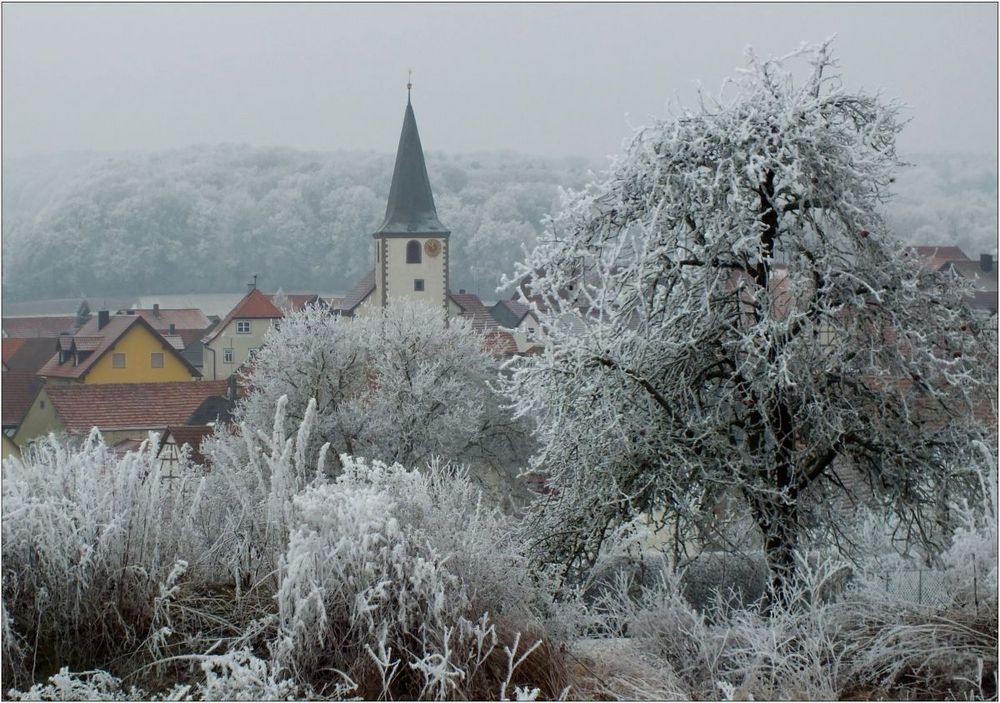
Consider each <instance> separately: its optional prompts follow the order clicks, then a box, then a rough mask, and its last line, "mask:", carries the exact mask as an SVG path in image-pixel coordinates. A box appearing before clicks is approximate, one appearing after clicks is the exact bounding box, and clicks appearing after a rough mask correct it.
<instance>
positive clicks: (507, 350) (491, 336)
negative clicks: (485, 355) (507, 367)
mask: <svg viewBox="0 0 1000 703" xmlns="http://www.w3.org/2000/svg"><path fill="white" fill-rule="evenodd" d="M483 350H484V351H486V352H489V353H491V354H496V355H497V356H514V355H515V354H517V342H516V341H515V340H514V335H512V334H511V333H510V332H502V331H493V332H487V333H486V334H485V335H483Z"/></svg>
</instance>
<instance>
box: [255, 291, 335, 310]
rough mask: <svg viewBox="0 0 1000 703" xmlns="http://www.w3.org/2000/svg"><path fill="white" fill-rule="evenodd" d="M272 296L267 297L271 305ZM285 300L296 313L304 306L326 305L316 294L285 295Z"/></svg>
mask: <svg viewBox="0 0 1000 703" xmlns="http://www.w3.org/2000/svg"><path fill="white" fill-rule="evenodd" d="M274 295H277V294H274ZM274 295H269V296H267V297H268V298H269V299H270V301H271V302H272V303H273V302H274ZM285 298H286V299H287V300H288V305H289V307H291V309H292V312H298V311H299V310H301V309H302V308H304V307H305V306H306V305H315V304H319V305H326V304H327V303H326V301H325V300H323V299H322V298H320V297H319V294H318V293H286V294H285Z"/></svg>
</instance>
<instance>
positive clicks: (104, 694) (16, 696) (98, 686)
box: [7, 667, 147, 701]
mask: <svg viewBox="0 0 1000 703" xmlns="http://www.w3.org/2000/svg"><path fill="white" fill-rule="evenodd" d="M7 697H8V698H10V699H11V700H15V701H134V700H140V699H142V698H146V697H147V695H146V693H145V692H144V691H142V690H140V689H137V688H135V687H133V688H131V689H128V690H122V682H121V679H118V678H115V677H114V676H112V675H111V674H109V673H108V672H106V671H101V670H96V671H85V672H80V673H73V672H70V670H69V669H68V668H66V667H63V668H62V669H60V670H59V673H57V674H53V675H52V676H50V677H49V679H48V682H47V683H38V684H35V685H34V686H32V687H31V688H29V689H28V690H27V691H18V690H13V689H12V690H10V691H8V692H7Z"/></svg>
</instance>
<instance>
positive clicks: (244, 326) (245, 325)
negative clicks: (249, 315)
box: [236, 320, 250, 334]
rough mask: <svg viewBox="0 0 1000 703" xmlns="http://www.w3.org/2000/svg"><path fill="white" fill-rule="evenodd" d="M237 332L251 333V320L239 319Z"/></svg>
mask: <svg viewBox="0 0 1000 703" xmlns="http://www.w3.org/2000/svg"><path fill="white" fill-rule="evenodd" d="M236 334H250V320H237V321H236Z"/></svg>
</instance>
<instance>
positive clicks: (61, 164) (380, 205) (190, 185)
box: [3, 145, 997, 301]
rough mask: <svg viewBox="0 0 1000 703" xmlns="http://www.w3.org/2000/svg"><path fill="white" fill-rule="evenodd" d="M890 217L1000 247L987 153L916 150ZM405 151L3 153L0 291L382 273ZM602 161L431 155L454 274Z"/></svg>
mask: <svg viewBox="0 0 1000 703" xmlns="http://www.w3.org/2000/svg"><path fill="white" fill-rule="evenodd" d="M905 158H906V160H907V161H908V162H910V163H911V164H912V165H911V166H909V167H906V168H904V169H902V170H901V171H900V173H899V175H898V178H897V180H896V183H895V188H894V193H895V198H894V200H893V201H892V202H890V204H889V205H888V208H887V212H888V214H889V222H890V224H891V225H892V227H893V228H894V229H895V231H896V234H897V235H898V236H899V237H900V238H901V239H903V240H904V241H906V242H914V243H922V244H941V245H952V244H954V245H958V246H960V247H962V248H963V249H964V250H965V252H966V253H967V254H968V255H969V256H972V257H975V256H977V255H978V254H979V253H996V245H997V167H996V162H995V161H994V160H993V159H992V158H991V157H988V156H974V155H966V154H933V155H931V154H923V155H909V156H908V157H905ZM392 166H393V155H392V154H388V153H386V154H376V153H373V152H356V151H355V152H351V151H338V152H325V153H321V152H306V151H298V150H294V149H288V148H260V147H250V146H245V145H223V146H212V147H191V148H187V149H182V150H176V151H168V152H160V153H136V154H120V153H118V154H108V153H67V154H55V155H49V156H36V157H21V158H16V159H5V160H4V162H3V176H4V177H3V295H4V298H5V299H7V300H9V301H17V300H28V299H39V298H57V297H72V296H95V295H140V294H151V293H162V294H166V293H186V292H227V291H232V292H237V291H241V290H244V287H245V284H246V282H247V281H248V280H250V276H251V275H252V274H253V273H259V274H260V275H261V278H260V284H261V287H262V288H264V289H267V290H276V289H278V288H279V287H281V288H283V289H284V290H285V291H303V292H304V291H322V292H334V291H344V290H347V289H348V288H350V287H351V286H352V285H353V284H354V283H355V282H356V281H357V280H358V279H359V278H360V277H361V276H363V275H364V273H365V272H366V271H367V270H368V269H369V268H370V266H371V262H372V257H373V249H372V246H373V245H372V240H371V237H370V236H369V235H370V233H371V232H372V231H374V229H375V228H376V227H377V226H378V224H379V222H381V219H382V216H383V215H384V213H385V202H386V196H387V194H388V189H389V181H390V178H391V174H392ZM605 166H606V164H604V163H599V162H592V161H588V160H586V159H583V158H578V159H566V158H564V159H552V158H544V157H534V156H526V155H521V154H515V153H510V152H489V153H476V154H467V155H446V154H443V153H440V152H433V151H430V152H428V153H427V168H428V171H429V173H430V178H431V184H432V187H433V188H434V195H435V201H436V204H437V210H438V214H439V215H440V217H441V220H442V221H443V222H444V223H445V224H446V226H448V227H449V228H450V229H451V231H452V239H451V246H452V249H451V259H450V264H451V267H450V268H451V285H452V288H454V289H458V288H466V289H468V290H472V291H475V292H478V293H479V294H480V295H481V296H483V297H484V298H487V299H489V298H493V297H495V296H496V292H495V291H496V287H497V285H498V284H499V282H500V278H501V275H502V274H504V273H510V272H511V271H512V270H513V263H514V261H516V260H520V259H522V258H523V254H522V245H523V246H525V247H527V248H529V249H530V248H532V247H533V246H534V244H535V241H536V237H537V236H538V235H539V234H541V232H542V224H541V222H542V219H543V217H545V215H547V214H549V213H552V214H554V213H555V212H557V211H558V210H559V208H560V204H561V195H560V189H577V188H580V187H582V186H583V184H585V183H586V182H587V181H589V180H590V179H591V178H590V175H589V172H590V171H591V170H594V171H598V170H601V169H603V168H604V167H605Z"/></svg>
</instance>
